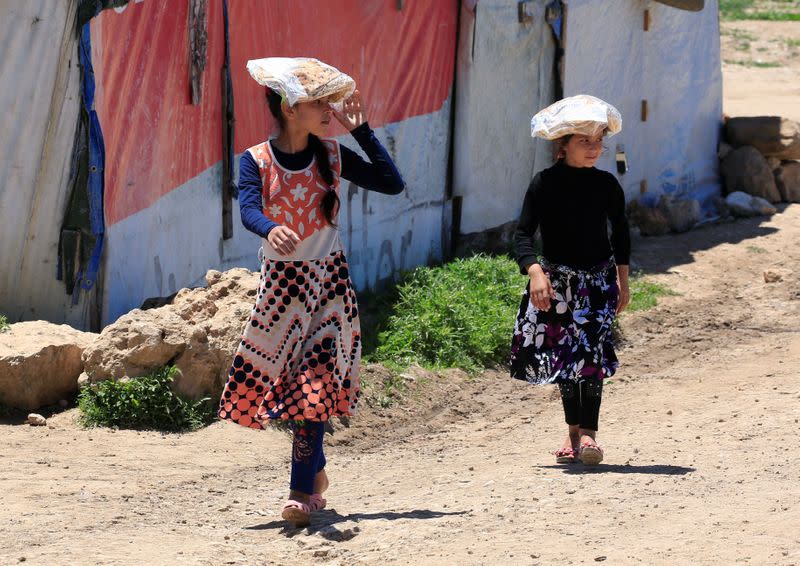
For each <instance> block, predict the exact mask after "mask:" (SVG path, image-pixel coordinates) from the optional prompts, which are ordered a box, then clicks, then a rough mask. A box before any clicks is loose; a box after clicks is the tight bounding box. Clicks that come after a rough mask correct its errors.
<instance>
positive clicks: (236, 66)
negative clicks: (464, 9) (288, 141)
mask: <svg viewBox="0 0 800 566" xmlns="http://www.w3.org/2000/svg"><path fill="white" fill-rule="evenodd" d="M298 6H302V8H299V7H298ZM229 9H230V11H229V17H230V28H229V32H230V42H231V46H230V47H231V74H232V78H233V89H234V100H235V115H236V138H235V149H236V152H237V153H238V152H241V151H244V149H246V148H247V147H249V146H251V145H253V144H255V143H257V142H259V141H262V140H263V139H265V138H266V137H267V136H268V135H269V129H270V127H271V120H270V118H269V111H268V109H267V107H266V104H265V101H264V90H263V87H260V86H259V85H258V84H256V82H255V81H253V80H252V79H251V78H250V76H249V75H248V73H247V70H246V69H245V64H246V62H247V60H248V59H258V58H261V57H270V56H283V57H294V56H310V57H317V58H319V59H321V60H323V61H325V62H327V63H330V64H331V65H334V66H336V67H338V68H340V69H342V70H343V71H345V72H347V73H348V74H350V75H351V76H352V77H353V78H354V79H355V80H356V84H357V85H358V88H359V90H360V91H361V92H362V94H363V96H364V97H365V99H366V101H367V103H368V108H369V120H370V123H371V124H372V126H373V127H379V126H382V125H384V124H387V123H393V122H400V121H402V120H404V119H406V118H409V117H413V116H420V115H424V114H429V113H431V112H435V111H437V110H439V109H440V108H441V107H442V105H443V104H444V102H445V101H446V100H447V97H448V96H449V94H450V90H451V88H452V83H453V63H454V57H455V48H456V44H455V40H456V18H457V10H458V1H457V0H437V1H436V2H425V1H423V0H411V1H406V2H404V7H403V9H402V10H398V9H397V2H396V0H304V1H303V2H302V3H301V2H297V0H270V1H266V0H230V2H229ZM208 11H209V13H208V59H207V63H206V69H205V73H204V74H203V98H202V101H201V103H200V104H199V105H198V106H193V105H192V104H191V101H190V95H189V61H188V2H186V1H181V2H177V1H174V0H173V1H169V2H167V1H166V0H143V1H141V2H132V3H130V4H128V5H127V6H126V7H125V8H124V9H123V10H122V11H121V12H120V11H118V10H106V11H104V12H103V13H102V14H100V15H99V16H98V17H96V18H95V19H94V20H93V21H92V42H93V62H94V66H95V71H96V75H97V77H96V78H97V85H98V95H97V101H96V108H97V111H98V114H99V117H100V124H101V126H102V128H103V135H104V138H105V143H106V193H105V211H106V221H107V223H108V224H109V225H111V224H114V223H115V222H118V221H120V220H122V219H124V218H126V217H128V216H130V215H131V214H134V213H135V212H138V211H139V210H142V209H144V208H147V207H149V206H151V205H152V204H153V203H154V202H156V201H157V200H158V199H159V198H160V197H162V196H164V195H165V194H167V193H169V192H170V191H171V190H173V189H175V188H177V187H179V186H181V185H182V184H184V183H185V182H186V181H188V180H189V179H191V178H193V177H195V176H197V175H198V174H200V173H201V172H203V171H205V170H206V169H208V168H209V167H211V166H212V165H214V164H215V163H217V162H219V161H220V160H221V159H222V120H221V113H222V101H221V100H222V99H221V89H222V86H221V84H222V83H221V76H220V69H221V67H222V63H223V57H224V35H223V17H222V2H221V0H209V2H208ZM337 127H338V126H337ZM331 133H332V134H334V135H336V134H339V133H341V131H336V130H332V132H331Z"/></svg>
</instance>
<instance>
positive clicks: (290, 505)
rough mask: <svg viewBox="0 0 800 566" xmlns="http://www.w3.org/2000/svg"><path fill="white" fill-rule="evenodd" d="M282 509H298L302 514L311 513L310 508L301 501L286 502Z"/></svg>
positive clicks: (291, 500)
mask: <svg viewBox="0 0 800 566" xmlns="http://www.w3.org/2000/svg"><path fill="white" fill-rule="evenodd" d="M282 509H299V510H300V511H302V512H303V513H311V508H310V507H309V506H308V505H307V504H305V503H303V502H302V501H297V500H296V499H290V500H288V501H287V502H286V503H284V504H283V508H282Z"/></svg>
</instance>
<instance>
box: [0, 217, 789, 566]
mask: <svg viewBox="0 0 800 566" xmlns="http://www.w3.org/2000/svg"><path fill="white" fill-rule="evenodd" d="M798 242H800V206H798V205H793V206H790V207H788V208H786V209H784V210H782V212H780V213H779V214H778V215H776V216H775V217H773V218H772V219H771V220H765V221H759V220H749V221H739V222H736V223H732V224H727V225H721V226H709V227H706V228H702V229H700V230H697V231H694V232H691V233H688V234H684V235H681V236H667V237H663V238H650V239H645V240H642V241H640V242H637V245H636V254H635V259H636V261H637V262H638V263H639V265H640V266H641V267H642V268H644V269H646V270H647V271H649V272H653V273H656V275H655V276H654V277H655V278H657V279H658V280H660V281H661V282H663V283H665V284H666V285H667V286H669V287H670V288H671V289H673V290H674V291H676V292H678V293H680V294H679V295H676V296H672V297H667V298H665V299H662V301H661V304H660V305H659V306H658V307H657V308H655V309H654V310H651V311H647V312H644V313H634V314H629V315H627V316H625V318H624V322H623V328H624V332H625V335H626V337H627V345H626V347H625V348H623V349H622V350H621V359H622V362H623V368H622V370H621V371H620V373H619V374H618V375H617V376H615V377H614V378H613V380H612V381H611V382H610V384H609V385H608V387H607V389H606V395H605V401H604V406H603V411H602V419H601V433H600V440H601V443H602V444H604V446H605V448H606V450H607V460H606V462H605V463H604V464H603V465H601V466H600V467H598V468H597V469H595V470H588V469H584V468H583V467H582V466H581V465H571V466H558V465H555V464H554V458H553V457H552V456H551V455H550V454H549V452H550V451H552V450H553V449H555V448H556V447H557V445H558V444H559V442H560V441H561V439H562V429H563V426H562V424H561V410H560V405H559V401H558V399H557V396H556V394H555V392H554V391H552V390H551V389H547V388H534V387H528V386H526V385H525V384H522V383H517V382H512V380H510V379H507V378H506V377H505V376H504V375H503V374H502V373H492V372H490V373H487V374H485V375H483V376H482V377H480V378H479V379H477V380H473V381H469V380H464V379H463V376H461V375H457V372H454V373H453V374H452V375H449V376H444V377H442V378H440V380H438V381H437V382H436V383H435V384H432V385H428V386H425V385H419V386H417V387H416V388H412V391H411V392H410V393H409V399H408V400H407V405H406V406H405V407H402V408H401V407H393V408H390V409H388V410H381V409H374V410H369V411H367V413H366V414H365V415H364V416H363V418H362V419H360V420H359V421H356V422H355V423H354V425H353V426H352V427H351V428H349V429H342V430H339V431H337V432H336V433H335V435H334V437H333V441H334V442H333V445H332V446H330V448H329V449H328V457H329V462H330V463H329V468H328V469H329V473H330V476H331V480H332V487H331V490H330V492H329V506H330V508H329V510H326V511H323V512H321V513H320V514H319V516H317V517H315V519H314V522H313V524H312V526H311V527H310V528H308V529H302V530H293V529H287V528H286V527H285V525H284V523H283V522H281V521H280V520H278V518H277V516H276V513H277V509H278V507H279V505H280V504H281V502H282V500H283V498H284V496H285V491H286V487H285V485H286V481H287V466H288V456H289V446H290V443H289V438H288V436H286V435H285V434H283V433H281V432H279V431H266V432H262V433H259V432H255V431H248V430H245V429H240V428H239V427H236V426H234V425H226V424H223V423H218V424H215V425H213V426H211V427H208V428H206V429H204V430H202V431H200V432H197V433H193V434H188V435H160V434H156V433H138V432H131V431H118V432H113V431H110V430H83V429H81V428H80V427H78V426H76V425H75V424H74V418H75V416H76V415H75V411H74V410H73V411H67V412H64V413H61V414H58V415H55V416H54V417H53V418H51V420H50V426H49V427H48V428H33V427H27V426H12V425H2V426H0V434H2V438H3V440H4V442H3V443H2V446H0V458H2V466H0V493H2V494H3V495H2V508H0V524H2V525H3V528H2V530H0V563H2V564H11V563H15V562H17V561H18V560H21V559H22V558H24V559H25V561H26V563H29V564H184V563H185V564H209V565H211V564H213V565H217V564H290V563H292V564H337V563H338V564H360V563H364V564H383V563H388V564H393V563H396V564H403V563H410V562H414V563H417V564H488V563H492V562H495V563H496V562H500V563H504V564H554V563H556V562H559V563H566V564H584V563H589V562H594V561H595V560H597V561H605V562H606V563H608V564H631V563H642V564H688V563H693V564H730V563H735V562H743V563H751V564H765V563H769V564H787V565H788V564H800V533H799V532H798V530H797V525H799V524H800V485H799V484H798V482H797V469H798V468H800V450H798V449H797V437H796V430H797V428H798V425H797V423H798V418H800V409H798V407H800V379H798V372H797V366H798V361H800V248H798V245H797V244H798ZM767 268H773V269H777V270H781V269H783V270H784V272H783V273H784V279H783V280H782V281H780V282H776V283H770V284H767V283H765V282H764V279H763V271H764V270H765V269H767ZM788 270H793V272H792V273H789V272H788ZM415 391H416V393H415Z"/></svg>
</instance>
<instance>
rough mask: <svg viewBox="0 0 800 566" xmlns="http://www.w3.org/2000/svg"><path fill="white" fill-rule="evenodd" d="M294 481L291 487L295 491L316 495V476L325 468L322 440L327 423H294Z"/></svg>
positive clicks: (290, 483) (292, 480) (291, 482)
mask: <svg viewBox="0 0 800 566" xmlns="http://www.w3.org/2000/svg"><path fill="white" fill-rule="evenodd" d="M292 431H293V432H294V440H293V442H292V479H291V481H290V482H289V487H290V488H291V489H292V490H294V491H299V492H301V493H306V494H308V495H311V494H313V493H314V476H316V475H317V474H318V473H319V472H321V471H322V470H323V469H324V468H325V454H324V453H323V449H322V440H323V437H324V436H325V423H323V422H312V421H295V422H293V423H292Z"/></svg>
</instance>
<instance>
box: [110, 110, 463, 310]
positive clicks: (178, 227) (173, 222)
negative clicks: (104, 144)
mask: <svg viewBox="0 0 800 566" xmlns="http://www.w3.org/2000/svg"><path fill="white" fill-rule="evenodd" d="M449 116H450V104H449V101H448V102H447V103H445V105H444V107H443V108H442V109H441V110H440V111H438V112H435V113H433V114H428V115H425V116H418V117H414V118H409V119H407V120H404V121H403V122H400V123H396V124H389V125H387V126H385V127H383V128H380V129H378V130H376V132H375V133H376V135H377V137H378V138H379V139H380V140H381V143H383V144H384V146H385V147H386V148H387V149H389V151H390V153H391V154H393V156H394V157H395V160H396V163H397V166H398V168H399V169H400V171H401V172H402V173H403V175H404V179H405V181H406V184H407V189H406V191H405V192H404V193H402V194H401V195H397V196H387V195H382V194H379V193H374V192H369V191H364V190H363V189H360V188H356V187H352V188H351V184H350V183H348V182H346V181H343V183H342V186H341V192H340V197H341V201H342V213H341V217H340V222H339V224H340V229H341V232H342V239H343V241H344V244H345V247H346V249H347V250H348V260H349V262H350V265H351V272H352V278H353V282H354V284H355V285H356V287H357V288H358V289H367V288H372V287H374V286H376V285H379V284H380V283H381V282H382V281H384V280H386V279H389V278H391V277H393V276H395V275H396V274H397V273H398V272H399V271H400V270H403V269H409V268H412V267H414V266H416V265H420V264H425V263H428V262H431V261H438V260H441V258H442V211H443V208H444V206H445V204H444V191H445V178H446V167H447V149H448V143H447V142H448V121H449ZM339 140H340V142H341V143H343V144H345V145H347V146H348V147H350V148H351V149H354V150H356V149H358V144H357V143H356V142H355V140H353V139H352V138H350V137H349V136H346V137H343V138H339ZM236 171H237V174H238V166H237V167H236ZM221 173H222V166H221V164H220V163H218V164H216V165H214V166H213V167H211V168H209V169H208V170H206V171H204V172H203V173H201V174H200V175H198V176H197V177H195V178H193V179H191V180H190V181H188V182H187V183H185V184H184V185H182V186H181V187H178V188H177V189H175V190H173V191H171V192H170V193H168V194H167V195H165V196H163V197H162V198H161V199H159V200H158V201H157V202H155V203H154V204H153V205H152V206H150V207H149V208H147V209H145V210H142V211H140V212H137V213H136V214H133V215H132V216H129V217H128V218H126V219H124V220H122V221H120V222H118V223H116V224H114V225H113V226H110V227H109V228H108V230H107V248H106V257H105V260H104V265H105V271H104V274H105V283H104V305H103V324H108V323H110V322H113V321H114V320H116V319H117V318H119V317H120V316H121V315H123V314H125V313H126V312H128V311H129V310H131V309H132V308H136V307H138V306H140V305H141V304H142V302H143V301H144V300H145V299H146V298H148V297H159V296H166V295H170V294H172V293H174V292H175V291H177V290H178V289H181V288H182V287H192V286H200V285H204V284H205V279H204V276H205V274H206V272H207V271H208V270H209V269H219V270H225V269H230V268H232V267H247V268H249V269H258V248H259V247H260V245H261V242H260V239H259V238H258V237H257V236H256V235H255V234H251V233H250V232H248V231H247V230H245V229H244V227H243V226H242V224H241V221H240V220H239V210H238V205H234V210H233V214H234V223H233V224H234V230H233V234H234V235H233V238H231V239H230V240H222V203H221V197H220V186H221V182H222V181H221Z"/></svg>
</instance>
